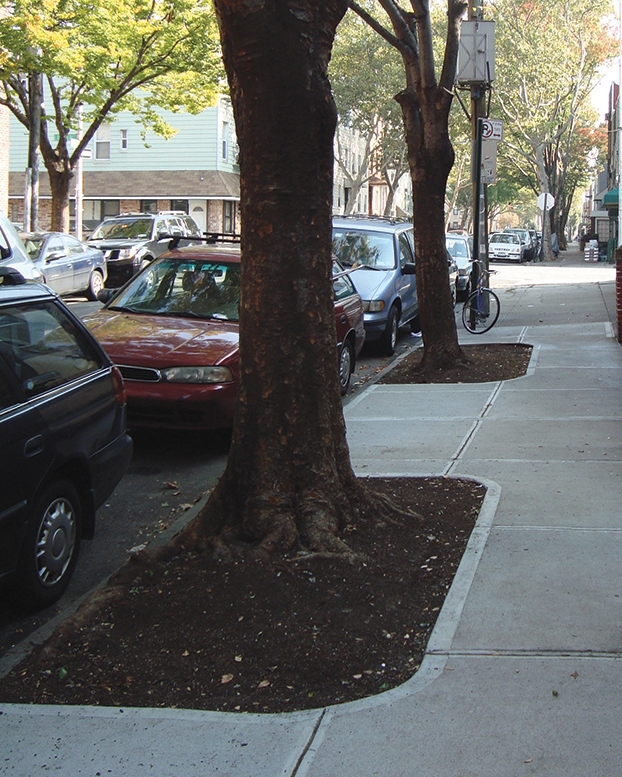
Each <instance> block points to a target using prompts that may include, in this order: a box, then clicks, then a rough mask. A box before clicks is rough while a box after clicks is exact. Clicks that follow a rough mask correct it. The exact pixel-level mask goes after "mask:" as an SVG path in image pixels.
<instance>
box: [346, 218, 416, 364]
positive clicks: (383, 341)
mask: <svg viewBox="0 0 622 777" xmlns="http://www.w3.org/2000/svg"><path fill="white" fill-rule="evenodd" d="M333 253H334V256H335V258H336V259H337V261H338V262H339V264H340V265H341V266H342V267H345V268H346V269H352V272H351V274H350V277H351V278H352V280H353V282H354V285H355V286H356V288H357V290H358V292H359V294H360V295H361V297H362V298H363V309H364V311H365V338H366V342H369V343H377V344H378V345H379V347H380V350H381V351H382V353H384V354H387V355H391V354H392V353H393V352H394V351H395V345H396V343H397V333H398V328H399V327H400V326H403V325H405V324H410V326H411V329H412V331H413V332H419V330H420V329H421V327H420V324H419V300H418V298H417V281H416V279H415V248H414V237H413V228H412V224H410V223H408V222H405V221H395V220H392V219H384V218H377V219H371V218H358V217H353V218H335V219H333Z"/></svg>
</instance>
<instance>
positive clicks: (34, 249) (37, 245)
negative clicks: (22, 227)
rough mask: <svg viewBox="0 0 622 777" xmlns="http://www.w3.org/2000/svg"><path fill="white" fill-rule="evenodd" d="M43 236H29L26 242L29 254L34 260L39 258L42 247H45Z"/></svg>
mask: <svg viewBox="0 0 622 777" xmlns="http://www.w3.org/2000/svg"><path fill="white" fill-rule="evenodd" d="M43 243H44V241H43V238H40V237H29V238H28V239H27V240H26V242H25V246H26V251H27V253H28V256H29V257H30V258H31V259H32V260H33V261H34V260H35V259H38V258H39V255H40V254H41V249H42V248H43Z"/></svg>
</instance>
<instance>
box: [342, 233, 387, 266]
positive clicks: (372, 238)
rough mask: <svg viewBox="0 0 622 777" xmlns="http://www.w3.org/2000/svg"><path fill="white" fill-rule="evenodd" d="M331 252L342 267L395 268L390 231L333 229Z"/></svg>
mask: <svg viewBox="0 0 622 777" xmlns="http://www.w3.org/2000/svg"><path fill="white" fill-rule="evenodd" d="M333 254H334V256H335V258H336V259H337V261H338V262H339V264H340V265H341V266H342V267H356V268H358V267H361V268H363V267H370V268H372V269H375V270H393V269H395V251H394V250H393V235H392V234H391V233H390V232H387V233H384V232H356V231H354V230H346V229H334V230H333Z"/></svg>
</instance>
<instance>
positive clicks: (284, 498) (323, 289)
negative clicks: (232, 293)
mask: <svg viewBox="0 0 622 777" xmlns="http://www.w3.org/2000/svg"><path fill="white" fill-rule="evenodd" d="M215 7H216V11H217V14H218V19H219V24H220V28H221V38H222V46H223V55H224V60H225V67H226V70H227V75H228V78H229V83H230V87H231V97H232V103H233V109H234V114H235V121H236V129H237V136H238V143H239V147H240V184H241V217H242V246H241V249H242V282H241V305H240V386H239V394H238V404H237V410H236V417H235V423H234V429H233V436H232V444H231V449H230V453H229V458H228V462H227V467H226V471H225V473H224V475H223V477H222V478H221V480H220V482H219V483H218V485H217V487H216V489H215V491H214V493H213V494H212V497H211V499H210V501H209V502H208V504H207V506H206V508H205V509H204V510H203V512H202V513H201V514H200V515H199V516H198V518H197V520H196V521H195V522H194V524H193V525H192V526H191V527H190V530H189V532H188V534H187V535H186V537H185V538H184V541H185V542H188V540H189V539H190V541H192V542H195V543H199V544H201V543H202V542H204V541H205V540H206V539H207V538H212V539H213V538H215V537H216V538H217V540H216V542H217V543H218V545H219V547H221V548H222V547H224V546H231V544H234V543H236V542H237V541H240V542H242V543H244V546H245V547H246V548H248V546H249V544H250V546H251V547H254V548H255V550H256V552H257V554H258V555H262V554H268V553H271V552H274V551H279V552H283V551H287V550H289V549H292V548H295V547H298V546H304V547H306V548H309V549H311V550H314V551H317V552H333V551H337V552H341V551H343V550H344V549H345V546H344V544H343V543H342V542H341V540H340V539H339V537H338V535H339V532H340V530H341V529H343V528H344V527H345V526H347V525H348V524H349V523H351V522H352V521H353V520H354V518H355V515H356V504H357V503H358V500H359V499H360V498H361V495H362V490H361V488H360V486H359V485H358V483H357V480H356V478H355V475H354V473H353V471H352V467H351V464H350V458H349V452H348V448H347V444H346V438H345V424H344V420H343V412H342V404H341V396H340V389H339V381H338V374H337V353H336V332H335V323H334V313H333V292H332V280H331V277H332V269H331V268H332V261H331V238H332V233H331V215H332V212H331V211H332V208H331V205H332V172H333V135H334V130H335V125H336V111H335V107H334V104H333V100H332V96H331V92H330V86H329V82H328V79H327V67H328V62H329V59H330V53H331V47H332V41H333V37H334V33H335V29H336V27H337V24H338V23H339V20H340V19H341V17H342V16H343V14H344V13H345V10H346V2H345V0H330V1H329V2H323V3H320V4H318V3H313V2H306V1H303V0H257V1H256V2H252V3H251V2H239V0H216V2H215ZM223 541H224V542H223Z"/></svg>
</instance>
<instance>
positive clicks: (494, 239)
mask: <svg viewBox="0 0 622 777" xmlns="http://www.w3.org/2000/svg"><path fill="white" fill-rule="evenodd" d="M490 242H491V243H510V244H511V243H520V240H519V238H518V235H515V234H514V233H513V232H503V233H500V234H497V235H491V237H490Z"/></svg>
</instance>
